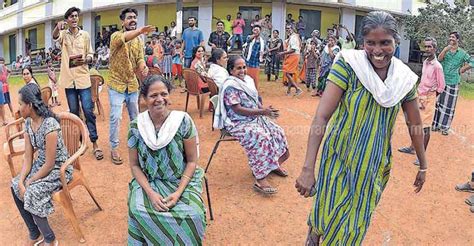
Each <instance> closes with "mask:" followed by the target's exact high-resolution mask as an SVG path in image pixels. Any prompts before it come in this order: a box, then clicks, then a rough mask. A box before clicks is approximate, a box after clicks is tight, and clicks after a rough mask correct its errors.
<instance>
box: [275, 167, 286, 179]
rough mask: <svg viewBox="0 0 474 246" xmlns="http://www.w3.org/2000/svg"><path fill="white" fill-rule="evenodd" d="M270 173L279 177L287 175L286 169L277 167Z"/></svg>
mask: <svg viewBox="0 0 474 246" xmlns="http://www.w3.org/2000/svg"><path fill="white" fill-rule="evenodd" d="M272 173H274V174H276V175H278V176H280V177H288V171H286V170H285V169H283V168H281V167H279V168H277V169H275V170H273V171H272Z"/></svg>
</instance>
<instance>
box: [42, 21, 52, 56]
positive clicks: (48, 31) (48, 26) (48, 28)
mask: <svg viewBox="0 0 474 246" xmlns="http://www.w3.org/2000/svg"><path fill="white" fill-rule="evenodd" d="M53 28H54V27H53V22H52V21H47V22H45V23H44V47H45V48H46V49H49V47H53Z"/></svg>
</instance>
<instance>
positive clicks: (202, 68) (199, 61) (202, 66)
mask: <svg viewBox="0 0 474 246" xmlns="http://www.w3.org/2000/svg"><path fill="white" fill-rule="evenodd" d="M204 52H205V50H204V47H203V46H196V47H194V48H193V61H192V62H191V67H190V68H191V69H192V70H194V71H196V72H197V73H198V74H199V75H200V76H204V77H208V75H207V69H206V61H205V60H204V59H205V57H204ZM198 87H199V90H200V91H201V92H202V93H206V92H209V87H208V85H207V83H206V82H204V80H203V79H202V78H199V80H198Z"/></svg>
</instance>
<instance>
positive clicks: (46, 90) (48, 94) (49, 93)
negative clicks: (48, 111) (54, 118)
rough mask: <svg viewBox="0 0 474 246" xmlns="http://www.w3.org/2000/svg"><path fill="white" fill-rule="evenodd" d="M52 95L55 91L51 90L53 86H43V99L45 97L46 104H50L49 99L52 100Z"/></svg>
mask: <svg viewBox="0 0 474 246" xmlns="http://www.w3.org/2000/svg"><path fill="white" fill-rule="evenodd" d="M52 95H53V91H52V90H51V87H49V86H46V87H43V88H41V99H43V102H44V104H46V106H48V105H49V100H51V97H52Z"/></svg>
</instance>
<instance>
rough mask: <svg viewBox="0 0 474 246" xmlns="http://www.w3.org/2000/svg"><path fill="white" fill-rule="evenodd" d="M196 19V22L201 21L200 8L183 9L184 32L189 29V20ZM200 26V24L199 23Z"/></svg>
mask: <svg viewBox="0 0 474 246" xmlns="http://www.w3.org/2000/svg"><path fill="white" fill-rule="evenodd" d="M191 16H193V17H196V22H197V20H199V8H198V7H185V8H183V30H184V29H186V28H188V27H189V25H188V18H189V17H191ZM197 26H199V23H197ZM161 31H163V30H161Z"/></svg>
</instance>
